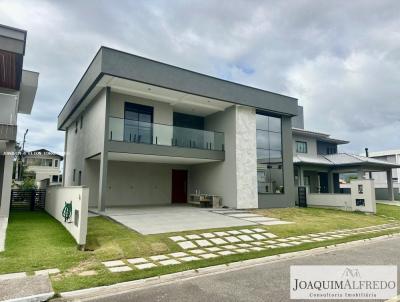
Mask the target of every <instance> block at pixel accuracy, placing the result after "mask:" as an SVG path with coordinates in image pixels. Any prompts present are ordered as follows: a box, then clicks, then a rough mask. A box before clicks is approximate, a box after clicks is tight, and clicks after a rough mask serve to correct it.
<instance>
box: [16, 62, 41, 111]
mask: <svg viewBox="0 0 400 302" xmlns="http://www.w3.org/2000/svg"><path fill="white" fill-rule="evenodd" d="M38 82H39V73H38V72H35V71H30V70H23V71H22V79H21V86H20V93H19V100H18V113H25V114H30V113H31V112H32V107H33V102H34V101H35V96H36V91H37V88H38Z"/></svg>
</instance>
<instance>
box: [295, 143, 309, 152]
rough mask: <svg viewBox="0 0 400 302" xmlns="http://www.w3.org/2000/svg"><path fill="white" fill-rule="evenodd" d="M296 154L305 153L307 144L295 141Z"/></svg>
mask: <svg viewBox="0 0 400 302" xmlns="http://www.w3.org/2000/svg"><path fill="white" fill-rule="evenodd" d="M296 152H297V153H307V152H308V151H307V142H299V141H296Z"/></svg>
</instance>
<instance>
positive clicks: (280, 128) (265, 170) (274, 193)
mask: <svg viewBox="0 0 400 302" xmlns="http://www.w3.org/2000/svg"><path fill="white" fill-rule="evenodd" d="M256 115H263V116H266V117H268V118H270V117H271V118H276V119H279V122H280V124H279V126H280V127H279V131H276V129H275V128H274V129H273V130H270V128H269V126H270V125H269V121H268V126H267V128H266V129H260V128H258V127H257V123H256V136H257V133H259V134H262V132H263V133H265V135H267V137H268V138H267V140H268V146H267V147H268V148H267V149H266V148H260V147H259V146H258V145H257V142H256V150H257V151H258V150H263V151H264V152H267V154H268V161H269V160H270V153H271V151H273V152H279V153H280V159H281V160H282V162H281V163H280V164H279V165H278V167H280V169H279V170H280V171H281V172H282V175H281V177H282V187H283V190H282V192H280V193H277V192H276V190H275V191H272V192H260V191H259V184H260V182H259V181H258V175H259V173H260V172H263V173H264V175H265V177H266V178H268V172H269V170H272V168H271V167H269V166H270V165H271V163H267V164H264V165H266V168H262V167H260V166H259V164H258V163H257V194H264V195H265V194H267V195H285V191H286V190H285V173H284V164H283V127H282V117H281V116H277V115H273V114H269V113H266V112H262V111H258V110H257V111H256ZM270 133H273V134H276V133H280V148H279V150H277V149H276V148H274V149H271V148H270V138H269V134H270ZM257 154H258V152H257ZM257 161H258V156H257ZM269 177H270V178H271V175H269ZM271 182H272V181H271ZM266 183H268V184H269V182H266Z"/></svg>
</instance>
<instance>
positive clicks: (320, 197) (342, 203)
mask: <svg viewBox="0 0 400 302" xmlns="http://www.w3.org/2000/svg"><path fill="white" fill-rule="evenodd" d="M350 186H351V194H333V193H328V194H321V193H309V188H307V205H308V206H311V207H324V208H336V209H341V210H345V211H361V212H367V213H376V200H375V186H374V181H373V180H371V179H358V180H353V181H351V184H350Z"/></svg>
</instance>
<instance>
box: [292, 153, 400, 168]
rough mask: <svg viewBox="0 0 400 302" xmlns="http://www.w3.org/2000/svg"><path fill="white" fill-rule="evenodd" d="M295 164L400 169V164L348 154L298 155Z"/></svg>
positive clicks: (295, 157)
mask: <svg viewBox="0 0 400 302" xmlns="http://www.w3.org/2000/svg"><path fill="white" fill-rule="evenodd" d="M293 164H309V165H323V166H332V167H347V166H365V167H374V168H382V169H390V168H399V167H400V164H393V163H390V162H387V161H384V160H379V159H374V158H370V157H365V156H360V155H354V154H348V153H337V154H329V155H320V154H319V155H315V156H310V155H299V154H297V155H295V156H294V157H293Z"/></svg>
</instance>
